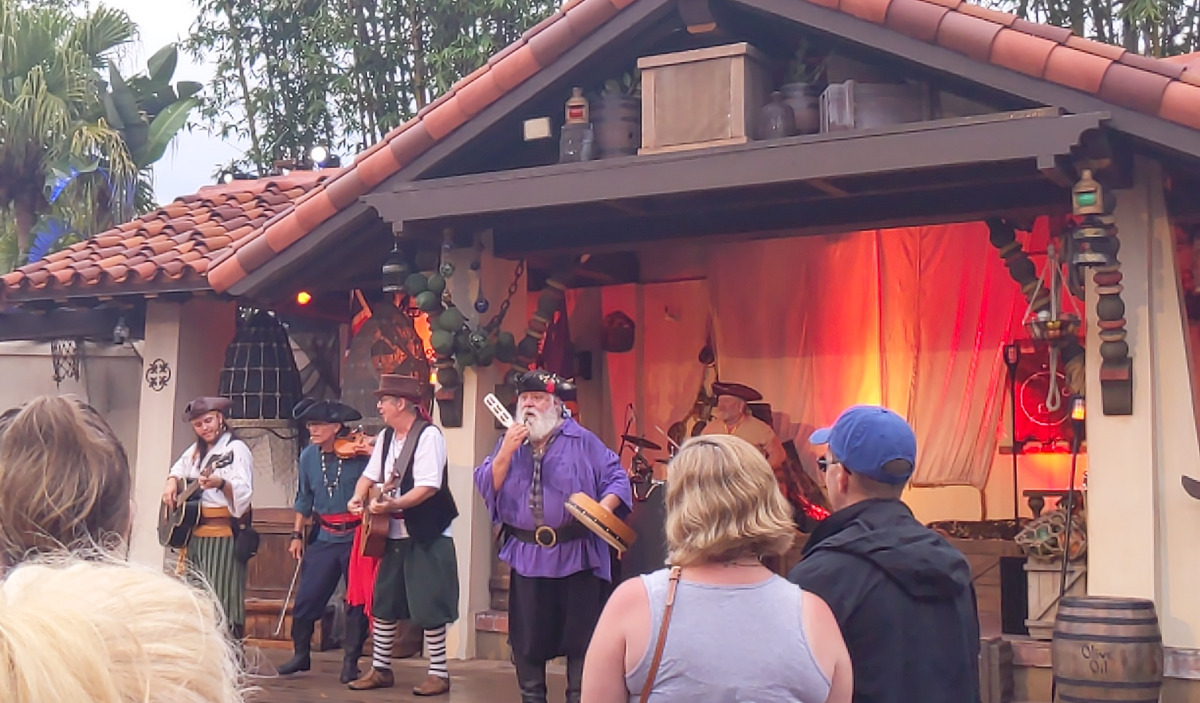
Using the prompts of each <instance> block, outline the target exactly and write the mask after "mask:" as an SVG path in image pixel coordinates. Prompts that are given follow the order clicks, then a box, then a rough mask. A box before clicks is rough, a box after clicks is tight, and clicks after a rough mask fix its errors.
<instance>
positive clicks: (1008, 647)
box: [979, 637, 1013, 703]
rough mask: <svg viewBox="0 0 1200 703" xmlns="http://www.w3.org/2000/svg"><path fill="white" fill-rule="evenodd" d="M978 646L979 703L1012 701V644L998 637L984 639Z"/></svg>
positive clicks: (1006, 702)
mask: <svg viewBox="0 0 1200 703" xmlns="http://www.w3.org/2000/svg"><path fill="white" fill-rule="evenodd" d="M979 644H980V646H979V699H980V701H981V702H982V703H1009V701H1011V700H1012V699H1013V651H1012V644H1011V643H1009V642H1007V641H1006V640H1004V639H1003V638H1000V637H989V638H985V639H984V640H982V641H981V642H980V643H979Z"/></svg>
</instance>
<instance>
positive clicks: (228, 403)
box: [183, 396, 233, 422]
mask: <svg viewBox="0 0 1200 703" xmlns="http://www.w3.org/2000/svg"><path fill="white" fill-rule="evenodd" d="M231 407H233V401H232V400H230V399H228V398H214V397H210V396H204V397H202V398H197V399H195V400H193V401H192V402H190V403H188V404H187V405H186V406H185V407H184V408H183V419H184V420H186V421H188V422H191V421H192V420H195V419H196V418H198V417H200V416H201V415H203V414H204V413H210V412H212V411H214V410H216V411H217V412H219V413H221V414H223V415H227V414H229V408H231Z"/></svg>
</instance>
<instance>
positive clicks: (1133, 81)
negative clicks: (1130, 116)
mask: <svg viewBox="0 0 1200 703" xmlns="http://www.w3.org/2000/svg"><path fill="white" fill-rule="evenodd" d="M1170 82H1171V79H1170V78H1167V77H1166V76H1160V75H1158V74H1156V73H1147V72H1146V71H1142V70H1139V69H1136V68H1133V67H1131V66H1126V65H1125V64H1123V63H1113V65H1111V66H1109V67H1108V71H1107V72H1106V73H1105V74H1104V82H1103V83H1101V84H1100V93H1099V94H1100V98H1101V99H1102V100H1107V101H1108V102H1111V103H1114V104H1116V105H1122V106H1124V107H1128V108H1131V109H1133V110H1137V111H1139V112H1145V113H1148V114H1151V115H1157V114H1158V106H1159V105H1161V104H1162V95H1163V91H1164V90H1166V89H1167V84H1168V83H1170Z"/></svg>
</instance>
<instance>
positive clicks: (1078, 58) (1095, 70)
mask: <svg viewBox="0 0 1200 703" xmlns="http://www.w3.org/2000/svg"><path fill="white" fill-rule="evenodd" d="M1111 65H1112V59H1107V58H1105V57H1103V56H1097V55H1096V54H1091V53H1088V52H1086V51H1078V50H1076V49H1072V48H1071V47H1069V46H1056V47H1054V51H1051V52H1050V59H1049V60H1048V61H1046V76H1045V77H1046V80H1048V81H1053V82H1055V83H1061V84H1062V85H1065V86H1067V87H1069V88H1074V89H1075V90H1081V91H1083V92H1085V93H1097V92H1099V91H1100V84H1101V83H1102V82H1103V81H1104V74H1105V72H1106V71H1108V67H1109V66H1111Z"/></svg>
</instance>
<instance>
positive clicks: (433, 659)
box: [425, 625, 450, 679]
mask: <svg viewBox="0 0 1200 703" xmlns="http://www.w3.org/2000/svg"><path fill="white" fill-rule="evenodd" d="M425 647H426V648H427V649H428V650H429V673H430V674H432V675H433V676H440V677H441V678H443V679H448V678H450V672H449V671H448V670H447V669H446V626H445V625H442V626H441V627H439V628H437V629H434V630H426V631H425Z"/></svg>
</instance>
